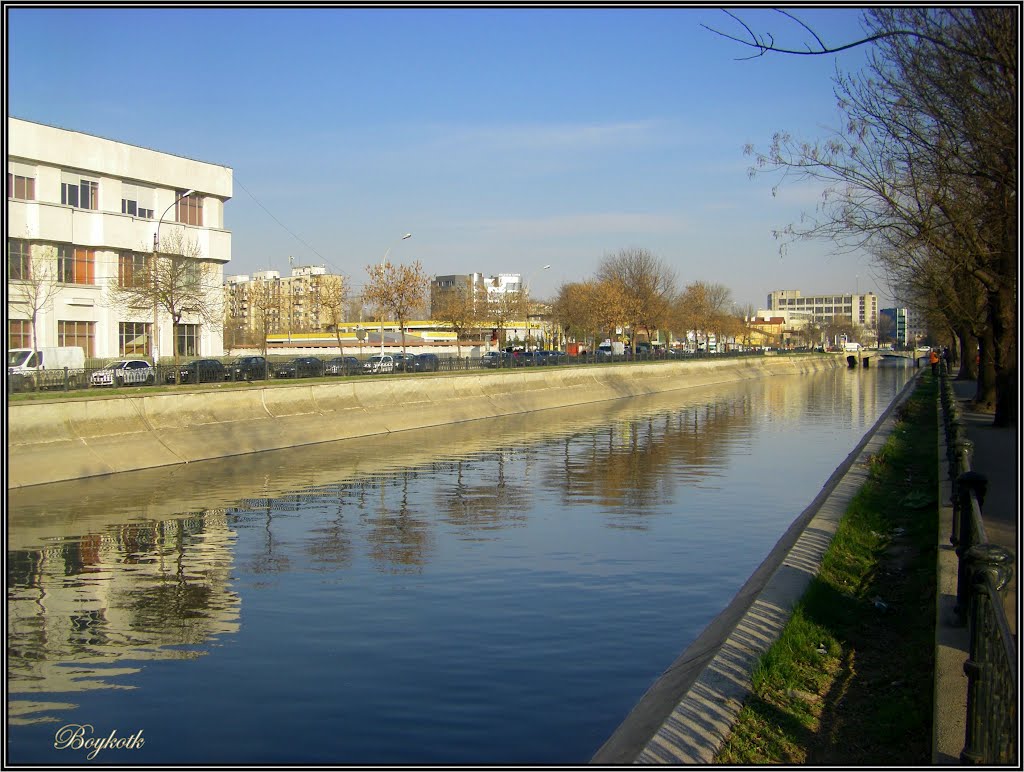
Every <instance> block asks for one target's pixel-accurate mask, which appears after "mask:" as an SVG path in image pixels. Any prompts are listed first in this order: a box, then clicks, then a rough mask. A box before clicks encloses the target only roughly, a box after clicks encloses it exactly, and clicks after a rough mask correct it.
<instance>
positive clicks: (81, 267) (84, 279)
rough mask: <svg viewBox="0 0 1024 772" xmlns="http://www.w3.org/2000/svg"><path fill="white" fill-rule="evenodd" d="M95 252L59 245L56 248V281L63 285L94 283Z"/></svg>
mask: <svg viewBox="0 0 1024 772" xmlns="http://www.w3.org/2000/svg"><path fill="white" fill-rule="evenodd" d="M95 267H96V250H94V249H85V248H84V247H73V246H71V245H69V244H61V245H60V246H58V247H57V281H59V282H63V283H64V284H95V283H96V270H95Z"/></svg>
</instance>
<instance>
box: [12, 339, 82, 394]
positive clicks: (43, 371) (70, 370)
mask: <svg viewBox="0 0 1024 772" xmlns="http://www.w3.org/2000/svg"><path fill="white" fill-rule="evenodd" d="M64 368H67V376H68V385H69V386H71V387H72V388H77V387H78V386H80V385H81V383H82V381H83V379H84V378H85V350H84V349H83V348H82V347H81V346H43V347H41V348H39V349H38V350H36V349H31V348H12V349H8V351H7V382H8V385H10V386H11V387H12V388H14V389H15V390H17V389H18V388H26V387H29V388H31V387H37V388H41V389H45V388H57V389H62V388H64Z"/></svg>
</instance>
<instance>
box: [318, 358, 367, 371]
mask: <svg viewBox="0 0 1024 772" xmlns="http://www.w3.org/2000/svg"><path fill="white" fill-rule="evenodd" d="M362 367H363V365H362V363H361V362H360V361H359V360H358V359H356V358H355V357H335V358H334V359H331V360H330V361H328V362H327V364H325V365H324V375H355V374H356V373H358V372H359V371H360V370H361V369H362Z"/></svg>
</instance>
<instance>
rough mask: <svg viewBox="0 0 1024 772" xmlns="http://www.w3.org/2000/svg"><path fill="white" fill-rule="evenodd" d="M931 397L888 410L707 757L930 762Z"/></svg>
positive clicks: (920, 394) (917, 393) (934, 508)
mask: <svg viewBox="0 0 1024 772" xmlns="http://www.w3.org/2000/svg"><path fill="white" fill-rule="evenodd" d="M937 393H938V392H937V386H936V383H935V381H934V380H933V379H932V378H931V377H926V378H924V379H923V380H922V381H921V383H920V384H919V385H918V386H917V387H916V388H915V390H914V393H913V394H912V395H911V397H910V399H909V400H908V401H907V402H906V403H904V405H903V406H902V407H901V408H900V409H899V413H898V414H897V422H896V425H895V428H894V431H893V433H892V434H891V436H890V437H889V439H888V441H887V442H886V444H885V445H884V447H883V448H882V450H881V451H880V452H879V453H878V454H877V455H876V456H874V457H873V458H872V459H871V460H870V474H869V477H868V481H867V482H866V483H865V484H864V485H863V486H862V488H861V490H860V491H859V492H858V493H857V495H856V496H855V497H854V499H853V500H852V501H851V502H850V505H849V506H848V508H847V510H846V513H845V514H844V516H843V519H842V521H841V523H840V524H839V528H838V531H837V533H836V536H835V538H834V540H833V542H832V544H831V546H830V547H829V549H828V551H827V552H826V554H825V556H824V559H823V563H822V567H821V570H820V572H819V574H818V576H817V577H816V578H815V579H814V580H812V582H811V585H810V586H809V587H808V589H807V592H806V593H805V594H804V596H803V598H802V599H801V601H800V602H799V603H798V604H797V606H796V608H795V609H794V611H793V614H792V617H791V618H790V621H789V623H788V624H787V626H786V627H785V629H784V630H783V632H782V635H781V636H780V638H779V640H778V641H777V642H776V643H775V645H773V646H772V647H771V649H770V650H769V651H768V652H766V653H765V655H764V656H763V657H762V658H761V660H760V662H759V664H758V666H757V667H756V668H755V671H754V673H753V678H752V682H753V690H752V693H751V694H750V696H749V697H748V699H747V702H746V704H745V705H744V707H743V708H742V710H741V711H740V714H739V716H738V718H737V721H736V724H735V726H734V727H733V730H732V733H731V735H730V737H729V738H727V740H726V742H725V744H724V745H723V747H722V748H721V750H720V751H719V753H718V755H717V756H716V758H715V762H716V763H720V764H745V765H750V764H812V765H842V766H862V765H890V766H899V765H914V766H918V765H928V764H930V762H931V744H932V730H931V726H932V702H933V695H932V692H933V678H934V648H935V627H934V625H935V589H936V575H935V570H936V568H935V566H936V549H937V541H938V538H937V537H938V530H937V529H938V501H937V490H938V488H937V486H938V481H937V468H938V467H937V465H938V458H937V450H938V449H937V432H938V427H937V419H936V395H937Z"/></svg>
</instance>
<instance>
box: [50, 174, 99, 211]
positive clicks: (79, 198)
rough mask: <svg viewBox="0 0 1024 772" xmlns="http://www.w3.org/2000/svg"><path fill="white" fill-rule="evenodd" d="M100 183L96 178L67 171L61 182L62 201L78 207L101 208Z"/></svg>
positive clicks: (67, 204)
mask: <svg viewBox="0 0 1024 772" xmlns="http://www.w3.org/2000/svg"><path fill="white" fill-rule="evenodd" d="M99 200H100V184H99V182H98V181H96V180H90V179H86V178H83V177H79V176H78V175H76V174H67V173H65V174H64V175H63V177H62V179H61V183H60V202H61V203H62V204H65V205H66V206H73V207H76V208H78V209H99Z"/></svg>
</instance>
